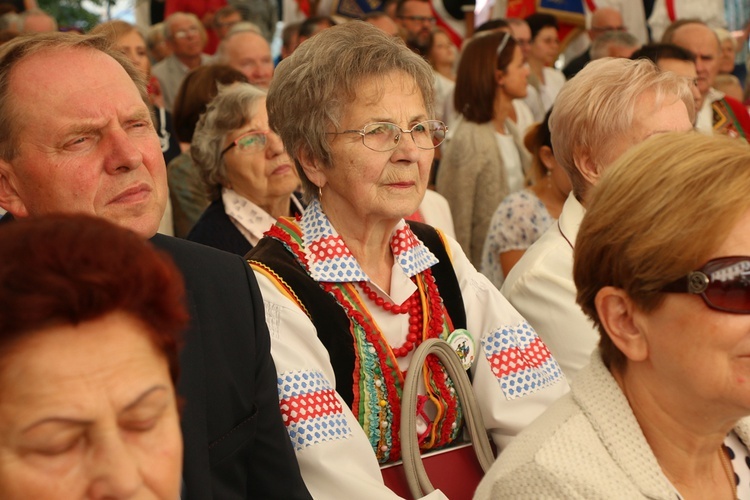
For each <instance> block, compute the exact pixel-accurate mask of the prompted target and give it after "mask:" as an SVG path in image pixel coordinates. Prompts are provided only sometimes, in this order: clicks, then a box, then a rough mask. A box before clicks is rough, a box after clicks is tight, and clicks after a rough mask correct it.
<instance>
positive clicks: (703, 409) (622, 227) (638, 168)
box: [476, 77, 750, 500]
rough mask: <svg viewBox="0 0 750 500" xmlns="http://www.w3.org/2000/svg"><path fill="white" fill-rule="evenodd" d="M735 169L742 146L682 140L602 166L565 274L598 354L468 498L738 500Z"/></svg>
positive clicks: (745, 474) (746, 228) (748, 295)
mask: <svg viewBox="0 0 750 500" xmlns="http://www.w3.org/2000/svg"><path fill="white" fill-rule="evenodd" d="M576 78H578V77H576ZM748 163H750V148H748V146H747V144H745V143H742V142H741V141H735V140H733V139H728V138H725V137H721V136H705V135H702V134H696V133H694V132H689V133H670V134H663V135H658V136H656V137H654V138H651V139H649V140H647V141H646V142H644V143H642V144H641V145H639V146H636V147H634V148H632V149H631V150H630V151H628V152H627V153H625V154H624V155H623V156H622V157H621V158H620V159H619V160H618V161H617V162H616V163H615V164H613V165H612V166H610V167H608V168H607V170H606V171H605V172H604V174H603V177H602V178H601V180H600V181H599V182H598V183H597V185H596V186H595V187H594V188H593V191H592V193H591V198H590V202H588V203H587V208H586V215H585V217H584V218H583V222H582V224H581V227H580V229H579V231H578V237H577V239H576V241H575V265H574V270H573V276H574V279H575V284H576V288H577V289H578V296H577V301H578V304H579V305H580V306H581V308H582V309H583V310H584V312H585V313H586V314H587V315H588V316H589V317H590V318H591V319H592V320H593V322H594V323H595V324H596V326H597V327H598V329H599V332H600V342H599V348H598V349H596V350H595V351H594V353H593V354H592V356H591V361H590V363H589V365H588V366H587V367H585V368H584V369H583V370H582V371H580V372H579V373H578V375H577V376H576V378H575V379H574V380H573V384H572V389H571V392H570V393H569V394H568V395H566V396H565V397H563V398H562V399H561V400H560V401H558V402H557V403H556V404H555V405H553V406H552V407H551V408H550V409H549V410H548V411H547V413H545V414H544V415H543V416H542V417H540V418H539V420H537V421H536V422H534V424H532V425H531V426H530V427H529V428H528V429H526V430H525V431H524V432H523V433H522V434H521V435H520V436H518V437H517V438H516V440H515V441H514V442H513V443H512V444H511V446H510V447H509V448H508V449H507V450H505V451H504V452H503V454H502V455H501V456H500V458H499V460H498V461H497V463H496V464H495V465H494V466H493V468H492V469H490V471H489V472H488V473H487V476H486V477H485V479H484V481H483V483H482V485H481V486H480V488H479V491H478V494H477V496H476V498H478V499H489V498H650V499H665V500H666V499H675V498H685V499H688V498H711V499H730V498H731V499H736V498H747V493H748V491H750V490H749V489H748V486H749V485H750V469H749V468H748V463H750V460H749V459H748V444H750V420H748V419H747V416H748V415H750V384H749V383H748V381H750V197H748V196H747V192H748V189H750V169H748V168H747V166H748Z"/></svg>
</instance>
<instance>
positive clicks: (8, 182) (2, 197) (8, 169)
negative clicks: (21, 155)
mask: <svg viewBox="0 0 750 500" xmlns="http://www.w3.org/2000/svg"><path fill="white" fill-rule="evenodd" d="M17 184H18V183H17V181H16V177H15V175H14V172H13V167H12V166H11V164H10V163H8V162H6V161H4V160H0V207H2V208H3V209H4V210H6V211H8V212H10V213H11V214H13V216H14V217H28V215H29V211H28V210H27V209H26V205H25V204H24V203H23V200H21V195H20V194H19V192H18V188H17Z"/></svg>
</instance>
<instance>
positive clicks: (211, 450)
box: [0, 33, 310, 500]
mask: <svg viewBox="0 0 750 500" xmlns="http://www.w3.org/2000/svg"><path fill="white" fill-rule="evenodd" d="M147 102H148V101H147V94H146V87H145V84H144V82H143V78H142V76H141V75H140V74H139V73H138V71H137V70H136V69H134V67H133V66H132V65H131V64H130V63H129V62H128V61H127V59H126V58H125V57H124V56H123V55H122V54H120V53H119V52H115V51H112V50H110V49H109V48H108V47H107V44H106V42H105V41H104V40H103V39H101V38H91V37H80V36H77V35H70V34H63V33H54V34H44V35H38V36H37V37H35V38H28V39H16V40H14V41H11V42H9V43H7V44H5V45H4V46H3V47H2V50H0V206H1V207H3V208H4V209H6V210H7V211H8V212H9V214H10V215H12V217H16V218H18V217H34V216H38V215H43V214H46V213H52V212H61V211H62V212H85V213H91V214H95V215H98V216H101V217H105V218H107V219H109V220H111V221H113V222H116V223H118V224H120V225H122V226H125V227H127V228H130V229H132V230H133V231H135V232H137V233H138V234H140V235H142V236H143V237H144V238H151V241H152V242H153V243H154V244H155V245H156V246H158V247H159V248H162V249H163V250H165V251H166V252H168V253H170V254H171V255H172V257H173V258H174V260H175V262H176V263H177V265H178V267H179V268H180V269H181V270H182V272H183V275H184V278H185V281H186V286H187V291H188V296H187V300H188V302H189V309H190V313H191V324H190V326H189V328H188V330H187V331H186V332H185V337H184V338H185V347H184V349H183V352H182V354H181V368H182V374H181V377H180V380H179V384H178V391H179V393H180V394H181V396H182V397H183V398H184V400H185V405H184V408H183V412H182V428H183V436H184V441H185V460H184V470H183V481H184V484H185V487H184V494H183V498H189V499H199V500H204V499H211V498H214V499H222V500H223V499H234V498H238V499H239V498H263V499H266V498H283V499H289V498H310V495H309V493H308V492H307V490H306V488H305V486H304V484H303V482H302V479H301V477H300V473H299V468H298V466H297V463H296V460H295V457H294V452H293V450H292V447H291V444H290V442H289V438H288V435H287V434H286V431H285V429H284V426H283V424H282V421H281V416H280V412H279V404H278V393H277V389H276V370H275V368H274V365H273V361H272V360H271V357H270V347H269V345H270V339H269V336H268V329H267V326H266V324H265V321H264V317H263V304H262V302H261V298H260V292H259V290H258V285H257V283H256V281H255V279H254V278H253V274H252V273H251V272H250V270H249V268H248V266H247V265H246V264H245V262H244V261H243V260H242V258H240V257H239V256H234V255H230V254H227V253H224V252H220V251H217V250H213V249H210V248H207V247H204V246H201V245H196V244H193V243H190V242H187V241H182V240H177V239H175V238H169V237H165V236H161V235H156V236H155V233H156V229H157V227H158V225H159V220H160V219H161V216H162V213H163V211H164V207H165V204H166V200H167V196H168V194H167V182H166V167H165V165H164V160H163V156H162V153H161V148H160V145H159V139H158V137H157V135H156V132H155V130H154V127H153V123H152V120H151V115H150V112H149V108H148V107H147V104H146V103H147ZM122 272H123V273H126V272H128V270H127V269H123V270H122Z"/></svg>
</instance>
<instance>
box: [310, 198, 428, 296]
mask: <svg viewBox="0 0 750 500" xmlns="http://www.w3.org/2000/svg"><path fill="white" fill-rule="evenodd" d="M300 229H301V230H302V242H303V246H304V252H305V258H306V260H307V266H308V271H309V273H310V276H311V277H312V278H313V279H314V280H315V281H324V282H332V283H348V282H354V281H368V282H369V281H370V278H369V277H368V276H367V275H366V274H365V272H364V271H363V270H362V268H361V267H360V266H359V263H358V262H357V259H355V258H354V256H353V255H352V253H351V252H350V251H349V248H348V247H347V246H346V243H344V240H343V239H342V238H341V236H339V234H338V233H337V232H336V230H335V229H334V228H333V226H332V225H331V221H329V220H328V217H326V215H325V214H324V213H323V210H322V208H321V206H320V203H319V202H318V200H313V201H312V202H311V203H310V205H308V207H307V209H306V210H305V212H304V214H302V220H301V221H300ZM390 245H391V251H392V252H393V257H394V259H395V261H396V263H397V264H398V265H399V267H400V268H401V269H402V270H403V272H404V274H406V275H407V276H408V277H410V278H411V277H412V276H415V275H417V274H419V273H421V272H423V271H424V270H426V269H428V268H430V267H432V266H434V265H435V264H437V263H438V259H437V257H435V255H434V254H433V253H432V252H430V250H429V249H428V248H427V247H426V246H425V244H424V243H422V242H421V241H420V240H419V238H417V236H416V235H415V234H414V233H413V232H412V230H411V228H410V227H409V225H408V224H407V223H406V222H405V221H404V220H403V219H401V220H400V221H399V223H398V224H396V227H395V228H394V229H393V234H392V236H391V242H390Z"/></svg>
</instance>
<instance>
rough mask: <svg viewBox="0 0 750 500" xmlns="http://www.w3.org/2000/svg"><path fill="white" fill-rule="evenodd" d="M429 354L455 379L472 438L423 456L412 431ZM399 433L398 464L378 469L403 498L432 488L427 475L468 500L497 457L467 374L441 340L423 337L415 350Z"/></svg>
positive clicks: (450, 494)
mask: <svg viewBox="0 0 750 500" xmlns="http://www.w3.org/2000/svg"><path fill="white" fill-rule="evenodd" d="M430 354H434V355H435V356H437V357H438V359H439V360H440V362H441V363H442V364H443V366H444V367H445V370H446V372H447V373H448V376H449V377H450V378H451V380H452V381H453V385H454V387H455V389H456V393H457V395H458V399H459V401H460V402H461V407H462V408H463V412H464V422H465V423H466V429H467V430H468V434H469V437H470V439H471V442H470V443H463V444H459V445H458V446H452V447H450V448H445V449H442V450H438V451H434V452H430V453H426V454H425V455H421V454H420V451H419V442H418V439H417V433H416V430H415V429H416V415H417V410H416V407H417V395H418V392H417V388H418V386H419V379H420V374H421V372H422V370H421V369H420V368H421V367H422V366H423V365H424V362H425V360H426V359H427V356H429V355H430ZM399 436H400V438H401V450H402V453H401V455H402V459H401V464H398V463H396V464H389V465H386V466H384V467H383V468H382V469H381V473H382V475H383V480H384V482H385V484H386V486H388V487H389V488H390V489H391V490H392V491H393V492H394V493H396V494H398V495H401V496H403V497H407V498H408V497H409V494H410V495H411V498H415V499H416V498H421V497H423V496H425V495H427V494H429V493H432V492H433V491H435V487H434V486H433V484H432V482H431V480H430V476H431V477H432V478H434V479H435V481H436V483H437V485H438V487H440V489H441V491H442V492H443V493H444V494H445V495H446V496H447V497H448V498H450V499H451V500H462V499H464V498H465V499H470V498H471V497H472V496H473V494H474V490H475V489H476V487H477V485H478V484H479V481H480V480H481V479H482V477H483V476H484V473H485V472H486V471H487V470H488V469H489V468H490V466H491V465H492V463H493V462H494V460H495V457H494V454H493V451H492V445H491V444H490V440H489V437H488V436H487V432H486V431H485V429H484V425H483V423H482V415H481V413H480V410H479V406H478V405H477V402H476V399H475V397H474V392H473V390H472V387H471V382H470V381H469V377H468V376H467V375H466V371H465V370H464V368H463V365H462V363H461V361H460V360H459V358H458V356H457V355H456V353H455V351H454V350H453V348H452V347H451V346H450V345H449V344H448V343H447V342H445V341H444V340H441V339H428V340H425V341H424V342H422V344H421V345H420V346H419V347H418V348H417V350H416V351H415V352H414V356H413V358H412V361H411V363H410V369H409V371H408V372H407V374H406V380H405V381H404V388H403V392H402V397H401V429H400V431H399ZM472 444H473V450H472ZM472 451H473V453H472ZM428 470H429V473H428ZM405 486H406V488H405Z"/></svg>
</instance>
